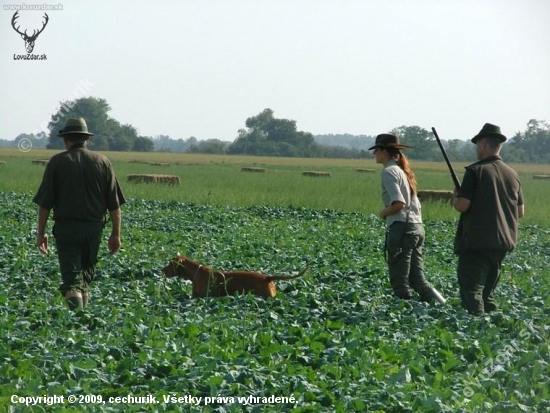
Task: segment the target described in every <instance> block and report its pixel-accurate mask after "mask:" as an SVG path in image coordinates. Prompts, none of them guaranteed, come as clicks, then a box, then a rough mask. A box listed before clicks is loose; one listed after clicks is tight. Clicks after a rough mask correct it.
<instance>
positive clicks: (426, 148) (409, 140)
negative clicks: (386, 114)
mask: <svg viewBox="0 0 550 413" xmlns="http://www.w3.org/2000/svg"><path fill="white" fill-rule="evenodd" d="M391 133H394V134H396V135H397V136H399V138H400V141H401V142H402V143H404V144H406V145H410V146H413V147H414V148H415V150H412V151H408V152H407V156H409V157H410V158H412V159H422V160H433V159H436V155H437V154H438V152H439V146H438V145H437V142H436V141H435V137H434V136H433V134H432V133H431V132H428V131H427V130H426V129H424V128H421V127H420V126H400V127H398V128H395V129H393V130H392V131H391Z"/></svg>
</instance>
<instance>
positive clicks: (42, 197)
mask: <svg viewBox="0 0 550 413" xmlns="http://www.w3.org/2000/svg"><path fill="white" fill-rule="evenodd" d="M59 136H60V137H61V138H63V141H64V142H65V148H66V149H67V150H66V151H64V152H61V153H59V154H57V155H54V156H53V157H52V158H51V159H50V161H49V162H48V164H47V166H46V169H45V171H44V176H43V178H42V183H41V185H40V188H39V189H38V192H37V194H36V195H35V197H34V198H33V202H34V203H36V204H37V205H38V236H37V240H36V245H37V247H38V248H39V250H40V252H42V253H44V254H47V253H48V235H47V234H46V223H47V221H48V217H49V215H50V210H52V209H53V220H54V221H55V224H54V226H53V230H52V233H53V235H54V238H55V243H56V247H57V255H58V259H59V267H60V270H61V277H62V281H63V282H62V284H61V285H60V286H59V290H60V292H61V294H62V295H63V296H64V297H65V299H66V300H67V303H68V305H69V308H70V309H72V310H76V309H78V308H82V307H86V306H87V305H88V303H89V301H90V285H91V283H92V280H93V279H94V274H95V265H96V263H97V255H98V252H99V245H100V242H101V234H102V231H103V227H104V224H105V217H106V213H107V211H108V212H109V215H110V218H111V225H112V228H111V235H110V237H109V241H108V245H109V251H110V252H111V253H112V254H114V253H116V252H118V251H119V250H120V231H121V226H122V218H121V212H120V206H121V205H122V204H124V203H125V202H126V200H125V199H124V195H123V194H122V191H121V189H120V186H119V184H118V181H117V179H116V176H115V173H114V171H113V168H112V165H111V163H110V162H109V160H108V159H107V158H106V157H105V156H103V155H101V154H98V153H95V152H92V151H90V150H88V149H87V148H86V145H87V143H88V140H89V139H90V137H91V136H93V134H92V133H89V132H88V126H87V125H86V121H85V120H84V119H83V118H79V119H68V120H67V122H66V124H65V126H64V128H63V129H61V130H60V131H59Z"/></svg>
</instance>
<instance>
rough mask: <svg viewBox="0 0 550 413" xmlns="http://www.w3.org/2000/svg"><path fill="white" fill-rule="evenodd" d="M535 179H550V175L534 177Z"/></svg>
mask: <svg viewBox="0 0 550 413" xmlns="http://www.w3.org/2000/svg"><path fill="white" fill-rule="evenodd" d="M533 179H550V175H533Z"/></svg>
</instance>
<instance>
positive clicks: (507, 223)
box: [455, 156, 523, 253]
mask: <svg viewBox="0 0 550 413" xmlns="http://www.w3.org/2000/svg"><path fill="white" fill-rule="evenodd" d="M460 196H461V197H464V198H466V199H469V200H470V201H471V205H470V208H469V209H468V211H466V212H464V213H463V214H462V215H461V216H460V222H459V226H458V231H457V237H456V239H455V252H457V253H460V252H465V251H469V250H504V251H511V250H513V249H514V247H515V245H516V241H517V222H518V218H519V216H518V206H519V205H523V194H522V190H521V183H520V180H519V177H518V175H517V173H516V172H515V171H514V170H513V169H512V168H510V167H509V166H508V165H506V164H505V163H504V162H503V161H502V159H501V158H500V157H499V156H491V157H489V158H486V159H483V160H481V161H479V162H477V163H475V164H473V165H470V166H469V167H467V168H466V173H465V175H464V180H463V183H462V187H461V190H460Z"/></svg>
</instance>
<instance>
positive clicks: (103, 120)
mask: <svg viewBox="0 0 550 413" xmlns="http://www.w3.org/2000/svg"><path fill="white" fill-rule="evenodd" d="M110 110H111V107H110V106H109V104H108V103H107V101H106V100H105V99H100V98H96V97H86V98H80V99H76V100H72V101H71V100H67V101H64V102H60V104H59V109H58V111H57V112H56V113H55V114H54V115H52V117H51V120H50V122H49V124H48V129H49V131H50V135H49V142H48V144H47V147H48V148H49V149H54V148H56V149H59V148H63V147H64V146H63V140H62V139H60V138H59V137H58V133H59V130H60V129H62V128H63V126H64V124H65V122H66V120H67V119H68V118H80V117H82V118H84V119H85V120H86V124H87V125H88V130H89V131H90V132H92V133H94V135H95V136H93V137H92V138H91V139H90V143H89V147H90V149H94V150H111V151H129V150H133V148H134V145H135V141H136V140H137V139H138V134H137V130H136V128H135V127H133V126H132V125H130V124H125V125H121V124H120V122H118V121H117V120H115V119H113V118H111V117H109V115H108V112H109V111H110ZM137 147H139V148H141V149H142V150H143V149H144V148H145V147H147V146H143V144H138V145H137ZM150 148H152V147H150Z"/></svg>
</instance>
